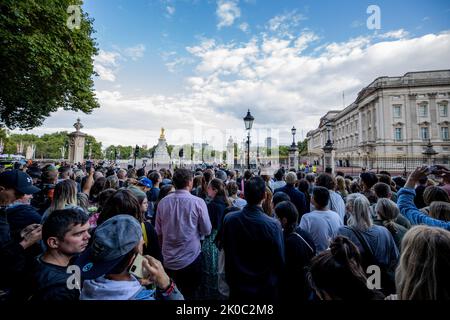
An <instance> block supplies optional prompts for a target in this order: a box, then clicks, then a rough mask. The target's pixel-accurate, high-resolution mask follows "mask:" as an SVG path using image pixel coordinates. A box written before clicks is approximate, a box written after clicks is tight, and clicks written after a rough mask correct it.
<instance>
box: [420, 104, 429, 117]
mask: <svg viewBox="0 0 450 320" xmlns="http://www.w3.org/2000/svg"><path fill="white" fill-rule="evenodd" d="M419 117H428V105H427V104H426V103H422V104H420V105H419Z"/></svg>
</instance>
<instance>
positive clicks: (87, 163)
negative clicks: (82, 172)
mask: <svg viewBox="0 0 450 320" xmlns="http://www.w3.org/2000/svg"><path fill="white" fill-rule="evenodd" d="M91 168H92V162H91V161H86V173H87V174H89V172H91Z"/></svg>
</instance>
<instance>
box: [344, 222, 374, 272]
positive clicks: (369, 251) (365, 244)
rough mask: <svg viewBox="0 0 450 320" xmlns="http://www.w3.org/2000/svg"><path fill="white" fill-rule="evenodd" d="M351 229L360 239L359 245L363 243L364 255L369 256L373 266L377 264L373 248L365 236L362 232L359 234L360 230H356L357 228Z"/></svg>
mask: <svg viewBox="0 0 450 320" xmlns="http://www.w3.org/2000/svg"><path fill="white" fill-rule="evenodd" d="M349 229H350V230H351V231H353V233H354V234H355V236H356V237H357V238H358V241H359V243H361V245H362V246H363V248H364V254H365V255H367V257H368V258H369V260H370V263H371V264H375V261H376V260H375V256H374V254H373V251H372V248H371V246H370V245H369V243H368V242H367V240H366V238H364V236H363V234H362V233H361V232H359V230H356V229H355V228H352V227H349Z"/></svg>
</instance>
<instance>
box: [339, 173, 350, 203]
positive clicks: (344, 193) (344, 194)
mask: <svg viewBox="0 0 450 320" xmlns="http://www.w3.org/2000/svg"><path fill="white" fill-rule="evenodd" d="M336 192H337V193H338V194H339V195H340V196H341V197H342V199H343V200H344V201H345V199H346V198H347V196H348V192H347V187H346V185H345V179H344V178H343V177H341V176H337V177H336Z"/></svg>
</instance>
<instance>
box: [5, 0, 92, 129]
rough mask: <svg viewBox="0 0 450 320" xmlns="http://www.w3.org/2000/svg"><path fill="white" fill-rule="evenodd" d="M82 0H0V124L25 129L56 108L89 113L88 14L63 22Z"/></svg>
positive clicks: (90, 90) (89, 44)
mask: <svg viewBox="0 0 450 320" xmlns="http://www.w3.org/2000/svg"><path fill="white" fill-rule="evenodd" d="M82 3H83V1H82V0H47V1H17V0H2V1H1V2H0V83H1V85H0V125H6V126H7V127H10V128H16V127H19V128H24V129H31V128H34V127H36V126H39V125H41V124H42V122H43V121H44V119H45V117H48V116H49V115H50V113H51V112H54V111H57V110H58V108H63V109H64V110H74V111H82V112H85V113H90V112H91V111H92V110H93V109H94V108H97V107H99V104H98V102H97V100H96V98H95V96H94V92H93V86H94V82H93V79H92V76H93V75H95V72H94V66H93V56H94V55H95V54H97V48H96V46H97V44H96V43H95V41H94V39H93V38H92V34H93V32H94V30H93V27H92V22H93V21H92V19H90V18H89V17H88V15H87V14H86V13H85V12H82V11H81V23H80V28H79V29H72V30H71V29H70V28H69V27H68V26H67V21H68V19H69V14H68V13H67V11H68V7H69V5H80V8H81V5H82Z"/></svg>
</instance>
